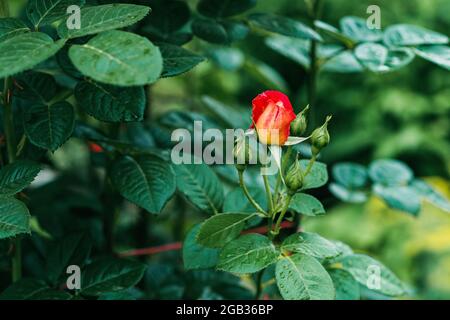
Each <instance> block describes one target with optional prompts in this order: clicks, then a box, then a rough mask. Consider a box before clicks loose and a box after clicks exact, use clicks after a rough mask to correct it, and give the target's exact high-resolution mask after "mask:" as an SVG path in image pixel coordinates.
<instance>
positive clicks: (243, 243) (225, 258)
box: [217, 233, 280, 273]
mask: <svg viewBox="0 0 450 320" xmlns="http://www.w3.org/2000/svg"><path fill="white" fill-rule="evenodd" d="M279 255H280V252H279V251H278V249H277V248H275V246H274V244H273V243H272V241H270V240H269V238H267V237H265V236H263V235H260V234H256V233H253V234H246V235H243V236H241V237H239V238H238V239H236V240H233V241H231V242H229V243H228V244H227V245H226V246H225V247H224V248H223V249H222V251H221V252H220V257H219V264H218V265H217V269H219V270H223V271H227V272H233V273H254V272H258V271H259V270H262V269H264V268H266V267H267V266H269V265H271V264H272V263H275V262H276V261H277V259H278V256H279Z"/></svg>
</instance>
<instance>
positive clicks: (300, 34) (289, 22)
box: [248, 13, 322, 41]
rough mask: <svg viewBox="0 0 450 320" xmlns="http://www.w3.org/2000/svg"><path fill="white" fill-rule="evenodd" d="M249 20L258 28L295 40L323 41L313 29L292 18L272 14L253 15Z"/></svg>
mask: <svg viewBox="0 0 450 320" xmlns="http://www.w3.org/2000/svg"><path fill="white" fill-rule="evenodd" d="M248 19H249V20H250V21H251V22H252V23H253V24H254V25H255V26H256V27H258V28H261V29H264V30H267V31H271V32H275V33H279V34H282V35H285V36H289V37H294V38H301V39H312V40H317V41H322V37H321V36H320V35H319V34H318V33H317V32H315V31H314V30H313V29H311V28H310V27H308V26H306V25H304V24H303V23H301V22H299V21H296V20H293V19H290V18H286V17H282V16H278V15H274V14H270V13H254V14H251V15H250V16H249V17H248Z"/></svg>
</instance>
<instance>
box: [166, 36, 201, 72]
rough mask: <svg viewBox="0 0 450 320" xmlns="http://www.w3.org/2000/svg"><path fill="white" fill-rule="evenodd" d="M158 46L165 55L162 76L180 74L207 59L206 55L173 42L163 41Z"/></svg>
mask: <svg viewBox="0 0 450 320" xmlns="http://www.w3.org/2000/svg"><path fill="white" fill-rule="evenodd" d="M158 47H159V50H160V51H161V55H162V57H163V71H162V73H161V76H162V77H173V76H177V75H180V74H182V73H185V72H187V71H189V70H191V69H192V68H194V67H195V66H196V65H197V64H199V63H200V62H202V61H204V60H205V58H204V57H202V56H199V55H197V54H195V53H193V52H191V51H189V50H186V49H184V48H182V47H179V46H176V45H173V44H167V43H161V44H158Z"/></svg>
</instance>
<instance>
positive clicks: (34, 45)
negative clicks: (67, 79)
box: [0, 32, 64, 78]
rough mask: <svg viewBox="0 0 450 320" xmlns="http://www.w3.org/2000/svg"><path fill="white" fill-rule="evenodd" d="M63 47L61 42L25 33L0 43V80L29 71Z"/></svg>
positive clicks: (46, 36) (43, 35)
mask: <svg viewBox="0 0 450 320" xmlns="http://www.w3.org/2000/svg"><path fill="white" fill-rule="evenodd" d="M63 45H64V41H63V40H58V41H56V42H54V41H53V39H52V38H50V37H49V36H48V35H46V34H45V33H41V32H27V33H23V34H19V35H16V36H14V37H11V38H8V39H6V40H4V41H2V42H0V78H5V77H7V76H11V75H13V74H16V73H19V72H21V71H25V70H28V69H31V68H32V67H34V66H35V65H37V64H38V63H40V62H42V61H44V60H46V59H47V58H49V57H51V56H53V55H54V54H55V53H56V52H57V51H58V50H59V49H61V48H62V46H63ZM23 57H27V59H24V58H23Z"/></svg>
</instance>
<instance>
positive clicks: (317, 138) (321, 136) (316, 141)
mask: <svg viewBox="0 0 450 320" xmlns="http://www.w3.org/2000/svg"><path fill="white" fill-rule="evenodd" d="M330 120H331V116H327V118H326V120H325V123H324V124H323V125H322V126H321V127H319V128H317V129H315V130H314V131H313V133H312V134H311V152H312V154H313V155H314V156H315V155H317V154H318V153H319V152H320V150H322V149H323V148H325V147H326V146H327V145H328V144H329V143H330V134H329V133H328V128H327V127H328V122H329V121H330Z"/></svg>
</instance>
